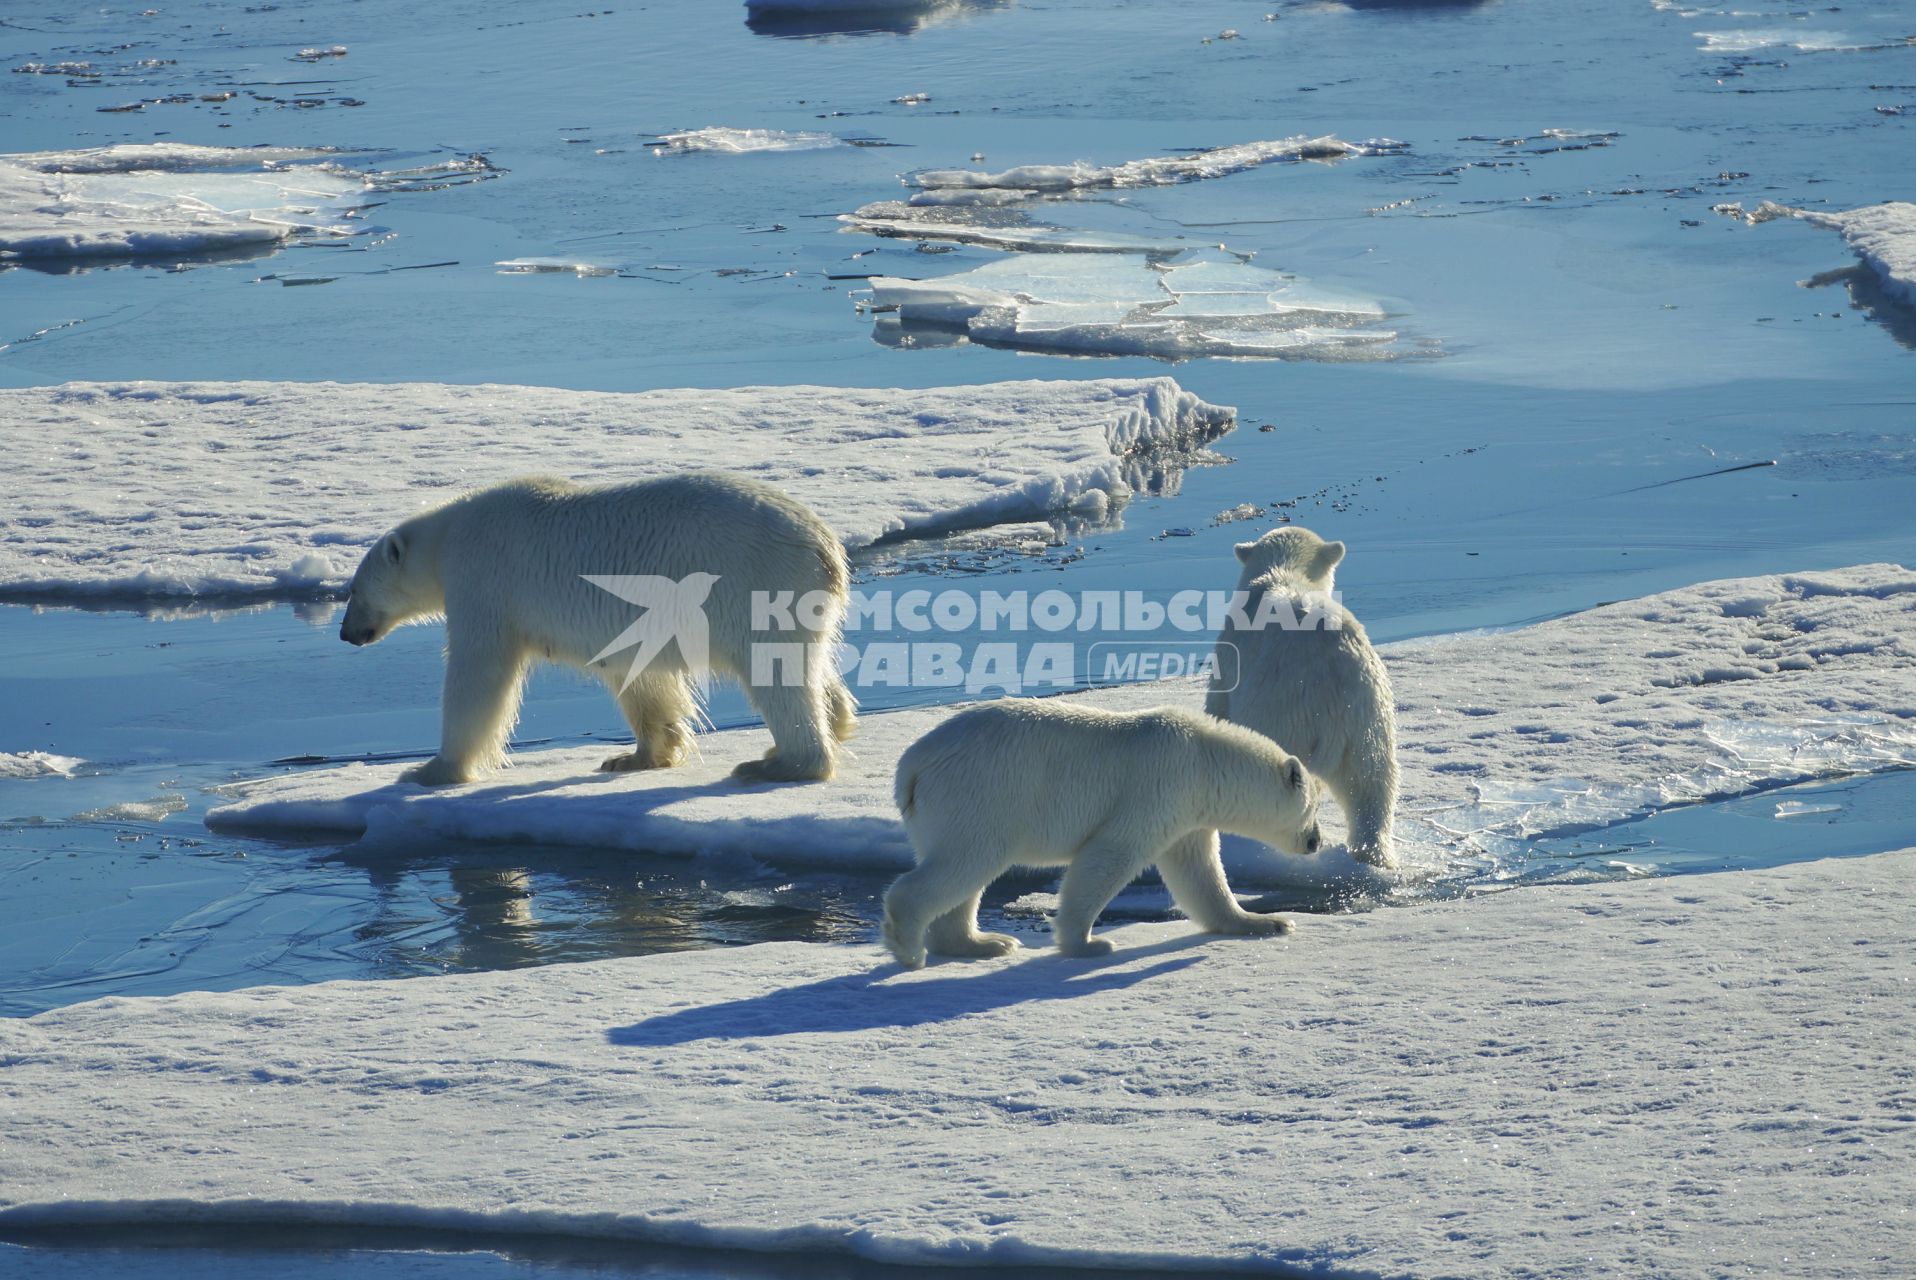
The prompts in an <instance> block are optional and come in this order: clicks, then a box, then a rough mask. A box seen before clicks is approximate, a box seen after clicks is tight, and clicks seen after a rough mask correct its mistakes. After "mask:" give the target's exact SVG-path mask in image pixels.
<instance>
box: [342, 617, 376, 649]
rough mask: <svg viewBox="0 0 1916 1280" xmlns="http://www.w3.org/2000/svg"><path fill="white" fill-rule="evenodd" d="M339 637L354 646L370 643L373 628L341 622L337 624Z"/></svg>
mask: <svg viewBox="0 0 1916 1280" xmlns="http://www.w3.org/2000/svg"><path fill="white" fill-rule="evenodd" d="M339 638H340V639H341V640H344V641H345V642H346V643H347V644H350V645H353V646H355V647H357V646H360V645H367V644H371V643H372V639H373V629H372V628H371V627H355V626H352V625H350V624H348V623H344V622H342V623H340V624H339Z"/></svg>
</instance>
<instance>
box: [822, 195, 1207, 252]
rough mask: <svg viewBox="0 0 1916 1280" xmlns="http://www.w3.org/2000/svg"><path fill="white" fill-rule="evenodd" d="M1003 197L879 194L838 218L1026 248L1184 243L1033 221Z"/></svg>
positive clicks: (886, 229) (890, 230)
mask: <svg viewBox="0 0 1916 1280" xmlns="http://www.w3.org/2000/svg"><path fill="white" fill-rule="evenodd" d="M1002 203H1006V202H1003V201H999V200H996V199H987V200H983V201H976V200H965V201H956V202H955V201H939V202H937V203H935V204H931V205H928V206H921V205H918V204H916V203H915V202H914V203H912V204H907V203H905V202H904V201H902V200H881V201H878V202H877V203H875V204H868V205H865V206H864V207H862V208H860V209H858V210H857V211H856V212H853V213H844V214H840V215H839V218H838V220H839V221H840V222H842V223H844V224H845V229H846V230H848V231H860V232H864V233H866V234H868V235H875V236H889V237H892V238H895V239H904V240H947V241H951V242H952V243H954V244H975V245H982V246H984V247H986V248H991V249H1005V250H1012V251H1020V252H1027V253H1040V252H1041V253H1149V252H1157V253H1177V252H1179V251H1180V250H1182V249H1184V248H1185V247H1186V246H1185V245H1183V244H1179V243H1177V242H1175V241H1169V240H1154V239H1150V238H1148V237H1145V236H1134V235H1129V234H1127V233H1125V232H1121V231H1080V230H1077V229H1074V228H1071V227H1059V226H1053V225H1051V224H1050V223H1045V222H1038V221H1036V220H1034V219H1032V218H1031V217H1030V216H1029V215H1028V214H1026V213H1024V212H1023V211H1022V210H1018V209H1005V208H997V207H994V206H996V205H999V204H1002Z"/></svg>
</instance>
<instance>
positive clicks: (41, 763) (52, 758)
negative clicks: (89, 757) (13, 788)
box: [0, 751, 86, 779]
mask: <svg viewBox="0 0 1916 1280" xmlns="http://www.w3.org/2000/svg"><path fill="white" fill-rule="evenodd" d="M85 763H86V761H84V760H80V759H77V758H76V757H74V756H56V755H54V754H53V753H52V752H51V751H0V778H10V779H19V778H71V777H72V776H73V771H74V770H75V769H78V768H79V767H80V766H81V765H83V764H85Z"/></svg>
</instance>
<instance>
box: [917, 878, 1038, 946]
mask: <svg viewBox="0 0 1916 1280" xmlns="http://www.w3.org/2000/svg"><path fill="white" fill-rule="evenodd" d="M984 896H985V891H984V890H983V889H980V890H978V892H976V893H974V894H972V895H971V898H970V900H969V901H967V902H965V903H964V904H963V905H961V906H957V907H953V908H952V909H951V910H950V911H947V912H945V914H944V915H942V916H939V917H938V918H937V919H936V920H933V921H932V922H931V926H930V928H928V929H927V930H926V931H925V947H926V949H927V950H929V951H930V952H931V953H932V954H933V955H940V956H965V957H968V958H971V959H979V958H982V957H987V956H1004V955H1010V954H1011V953H1012V952H1014V951H1016V950H1018V948H1019V945H1020V944H1019V942H1018V940H1017V939H1016V938H1014V937H1012V936H1011V935H1010V934H1008V933H980V932H979V931H978V900H979V899H980V898H982V897H984Z"/></svg>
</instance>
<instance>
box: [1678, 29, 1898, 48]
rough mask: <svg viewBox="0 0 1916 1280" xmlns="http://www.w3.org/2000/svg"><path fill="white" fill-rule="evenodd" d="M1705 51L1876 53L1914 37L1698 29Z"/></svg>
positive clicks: (1795, 31)
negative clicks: (1862, 39)
mask: <svg viewBox="0 0 1916 1280" xmlns="http://www.w3.org/2000/svg"><path fill="white" fill-rule="evenodd" d="M1696 37H1697V39H1699V40H1701V41H1702V42H1703V43H1702V44H1701V45H1700V46H1698V47H1699V48H1700V49H1701V50H1702V51H1703V52H1704V53H1756V52H1760V51H1762V50H1764V49H1794V50H1795V51H1796V52H1798V53H1876V52H1880V51H1882V50H1886V49H1900V48H1906V47H1908V46H1910V45H1912V44H1916V36H1910V37H1907V38H1904V39H1896V40H1878V41H1865V42H1862V43H1858V42H1857V41H1856V40H1855V39H1854V38H1852V37H1850V36H1847V35H1845V34H1843V33H1842V32H1840V31H1805V30H1803V29H1802V28H1800V27H1766V28H1758V29H1751V30H1743V31H1699V32H1697V33H1696Z"/></svg>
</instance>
